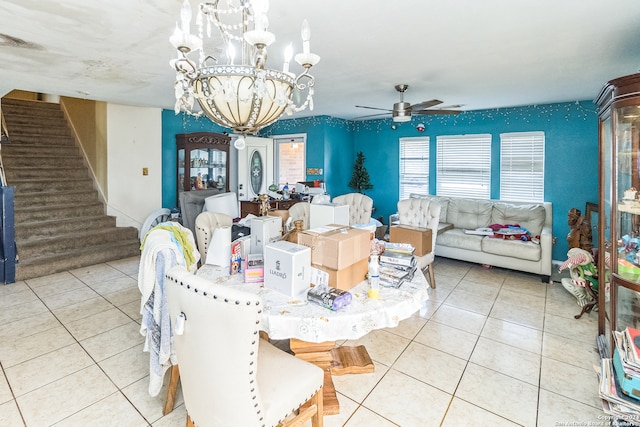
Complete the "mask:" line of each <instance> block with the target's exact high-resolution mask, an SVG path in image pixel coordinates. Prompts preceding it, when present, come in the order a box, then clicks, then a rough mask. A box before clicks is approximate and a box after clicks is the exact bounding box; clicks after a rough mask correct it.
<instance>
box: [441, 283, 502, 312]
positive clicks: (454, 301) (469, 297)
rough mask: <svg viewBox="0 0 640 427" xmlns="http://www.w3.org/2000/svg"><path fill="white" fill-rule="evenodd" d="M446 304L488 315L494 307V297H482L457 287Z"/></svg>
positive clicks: (445, 301)
mask: <svg viewBox="0 0 640 427" xmlns="http://www.w3.org/2000/svg"><path fill="white" fill-rule="evenodd" d="M444 304H447V305H451V306H454V307H458V308H461V309H463V310H469V311H472V312H474V313H478V314H482V315H485V316H487V315H488V314H489V312H490V311H491V307H493V299H487V298H482V297H479V296H477V295H475V294H473V293H470V292H466V291H462V290H459V289H458V288H456V289H454V290H453V291H452V292H451V293H450V294H449V296H448V297H447V299H446V300H444Z"/></svg>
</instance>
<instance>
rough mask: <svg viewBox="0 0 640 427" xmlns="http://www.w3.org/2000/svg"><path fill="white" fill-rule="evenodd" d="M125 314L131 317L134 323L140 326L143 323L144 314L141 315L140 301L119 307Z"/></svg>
mask: <svg viewBox="0 0 640 427" xmlns="http://www.w3.org/2000/svg"><path fill="white" fill-rule="evenodd" d="M118 308H119V309H120V310H121V311H122V312H123V313H124V314H126V315H127V316H129V317H130V318H131V319H132V320H133V321H134V322H136V323H138V324H140V323H141V322H142V314H140V301H132V302H130V303H127V304H124V305H121V306H120V307H118Z"/></svg>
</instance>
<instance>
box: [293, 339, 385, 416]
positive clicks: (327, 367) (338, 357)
mask: <svg viewBox="0 0 640 427" xmlns="http://www.w3.org/2000/svg"><path fill="white" fill-rule="evenodd" d="M289 347H290V348H291V351H292V352H293V354H295V355H296V357H298V358H299V359H302V360H306V361H307V362H310V363H313V364H314V365H316V366H318V367H320V368H322V369H323V370H324V387H323V401H324V403H323V404H324V415H335V414H338V413H340V404H339V403H338V397H337V396H336V389H335V387H334V385H333V377H332V376H333V375H345V374H365V373H370V372H373V371H374V365H373V362H372V361H371V358H370V357H369V353H367V349H366V348H365V347H364V346H363V345H359V346H356V347H352V346H343V347H336V343H335V341H326V342H322V343H310V342H306V341H300V340H298V339H295V338H291V339H290V340H289Z"/></svg>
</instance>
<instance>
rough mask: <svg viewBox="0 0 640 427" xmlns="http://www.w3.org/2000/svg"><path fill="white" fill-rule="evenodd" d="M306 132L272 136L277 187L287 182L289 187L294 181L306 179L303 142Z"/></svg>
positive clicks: (305, 138)
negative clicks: (275, 157) (275, 159)
mask: <svg viewBox="0 0 640 427" xmlns="http://www.w3.org/2000/svg"><path fill="white" fill-rule="evenodd" d="M306 140H307V136H306V134H296V135H279V136H277V137H275V138H274V141H275V146H276V151H277V153H276V156H277V164H276V177H277V181H276V184H278V188H282V187H284V185H285V184H287V183H288V184H289V187H292V186H293V185H295V183H296V182H298V181H300V182H302V181H306V180H307V179H306V178H307V175H306V170H305V167H306V160H305V152H306V150H305V146H306V144H305V142H306Z"/></svg>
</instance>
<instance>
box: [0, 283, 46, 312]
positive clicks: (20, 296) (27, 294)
mask: <svg viewBox="0 0 640 427" xmlns="http://www.w3.org/2000/svg"><path fill="white" fill-rule="evenodd" d="M5 286H12V285H5ZM36 299H38V296H37V295H36V294H35V293H33V291H32V290H31V289H29V288H26V289H23V290H20V291H14V292H11V293H5V294H4V295H0V309H4V308H5V307H10V306H12V305H17V304H24V303H27V302H31V301H34V300H36Z"/></svg>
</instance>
